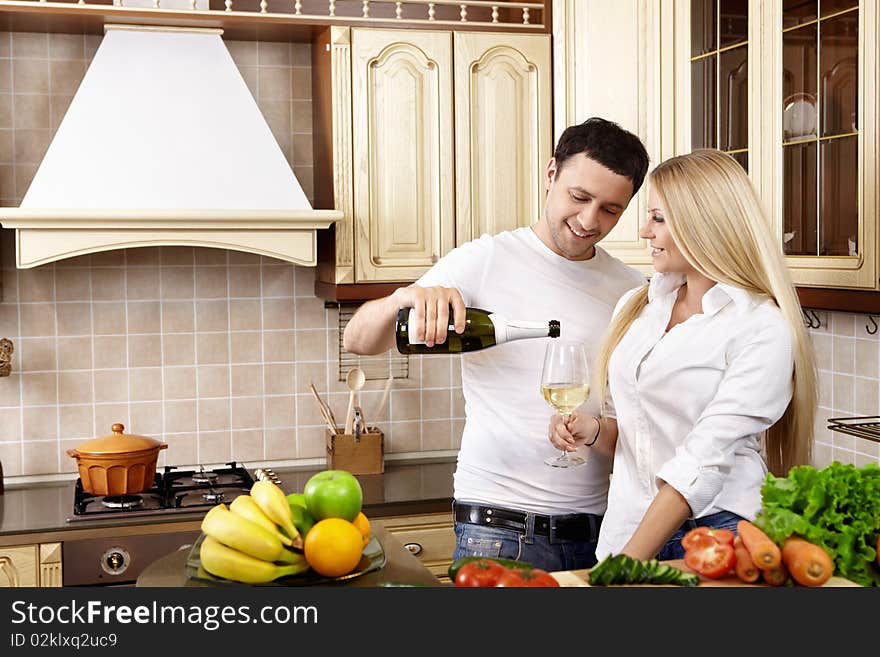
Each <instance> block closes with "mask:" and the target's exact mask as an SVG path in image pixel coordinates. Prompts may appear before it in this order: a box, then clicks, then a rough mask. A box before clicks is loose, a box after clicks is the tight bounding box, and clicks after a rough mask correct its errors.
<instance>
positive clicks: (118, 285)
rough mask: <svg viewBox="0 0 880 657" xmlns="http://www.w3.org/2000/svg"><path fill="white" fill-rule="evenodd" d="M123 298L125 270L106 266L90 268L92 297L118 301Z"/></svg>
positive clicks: (98, 299) (99, 299)
mask: <svg viewBox="0 0 880 657" xmlns="http://www.w3.org/2000/svg"><path fill="white" fill-rule="evenodd" d="M124 298H125V270H124V269H121V268H116V267H107V268H101V269H93V270H92V299H93V300H95V301H118V300H120V299H124Z"/></svg>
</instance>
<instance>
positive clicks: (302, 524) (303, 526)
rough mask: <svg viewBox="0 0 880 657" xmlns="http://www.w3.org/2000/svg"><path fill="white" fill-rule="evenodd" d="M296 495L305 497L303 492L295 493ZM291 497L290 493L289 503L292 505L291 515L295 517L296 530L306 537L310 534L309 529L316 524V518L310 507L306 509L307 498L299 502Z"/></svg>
mask: <svg viewBox="0 0 880 657" xmlns="http://www.w3.org/2000/svg"><path fill="white" fill-rule="evenodd" d="M294 495H298V496H299V497H303V495H302V493H294ZM290 498H291V495H288V496H287V504H288V506H290V515H291V517H292V519H293V526H294V527H296V531H298V532H299V535H300V537H301V538H303V539H305V537H306V534H308V533H309V530H310V529H311V528H312V527H313V526H314V524H315V519H314V518H313V517H312V514H311V513H309V511H308V509H306V505H305V499H303V503H302V504H299V503H298V502H295V501H293V500H291V499H290Z"/></svg>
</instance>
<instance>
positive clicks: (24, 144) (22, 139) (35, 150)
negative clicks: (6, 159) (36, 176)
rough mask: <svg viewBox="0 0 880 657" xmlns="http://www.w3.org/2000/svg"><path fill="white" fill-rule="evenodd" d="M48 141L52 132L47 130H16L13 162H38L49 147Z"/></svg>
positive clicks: (50, 139)
mask: <svg viewBox="0 0 880 657" xmlns="http://www.w3.org/2000/svg"><path fill="white" fill-rule="evenodd" d="M50 141H52V133H51V132H50V131H49V130H16V131H15V149H14V157H15V162H16V163H18V164H23V163H25V162H33V163H35V164H39V163H40V162H42V160H43V157H44V156H45V155H46V151H47V150H48V149H49V142H50Z"/></svg>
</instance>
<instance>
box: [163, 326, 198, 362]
mask: <svg viewBox="0 0 880 657" xmlns="http://www.w3.org/2000/svg"><path fill="white" fill-rule="evenodd" d="M195 345H196V338H195V335H194V334H192V333H172V334H170V335H165V336H163V338H162V359H163V364H164V365H194V364H195V362H196V346H195Z"/></svg>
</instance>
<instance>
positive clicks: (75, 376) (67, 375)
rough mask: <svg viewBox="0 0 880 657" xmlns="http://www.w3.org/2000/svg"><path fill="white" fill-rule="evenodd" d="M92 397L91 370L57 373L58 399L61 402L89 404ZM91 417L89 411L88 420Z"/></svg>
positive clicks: (92, 399)
mask: <svg viewBox="0 0 880 657" xmlns="http://www.w3.org/2000/svg"><path fill="white" fill-rule="evenodd" d="M94 399H95V397H94V394H93V392H92V373H91V372H59V373H58V401H59V402H60V403H61V404H91V403H92V402H93V401H94ZM77 408H80V407H77ZM91 417H92V414H91V412H89V421H91Z"/></svg>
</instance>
